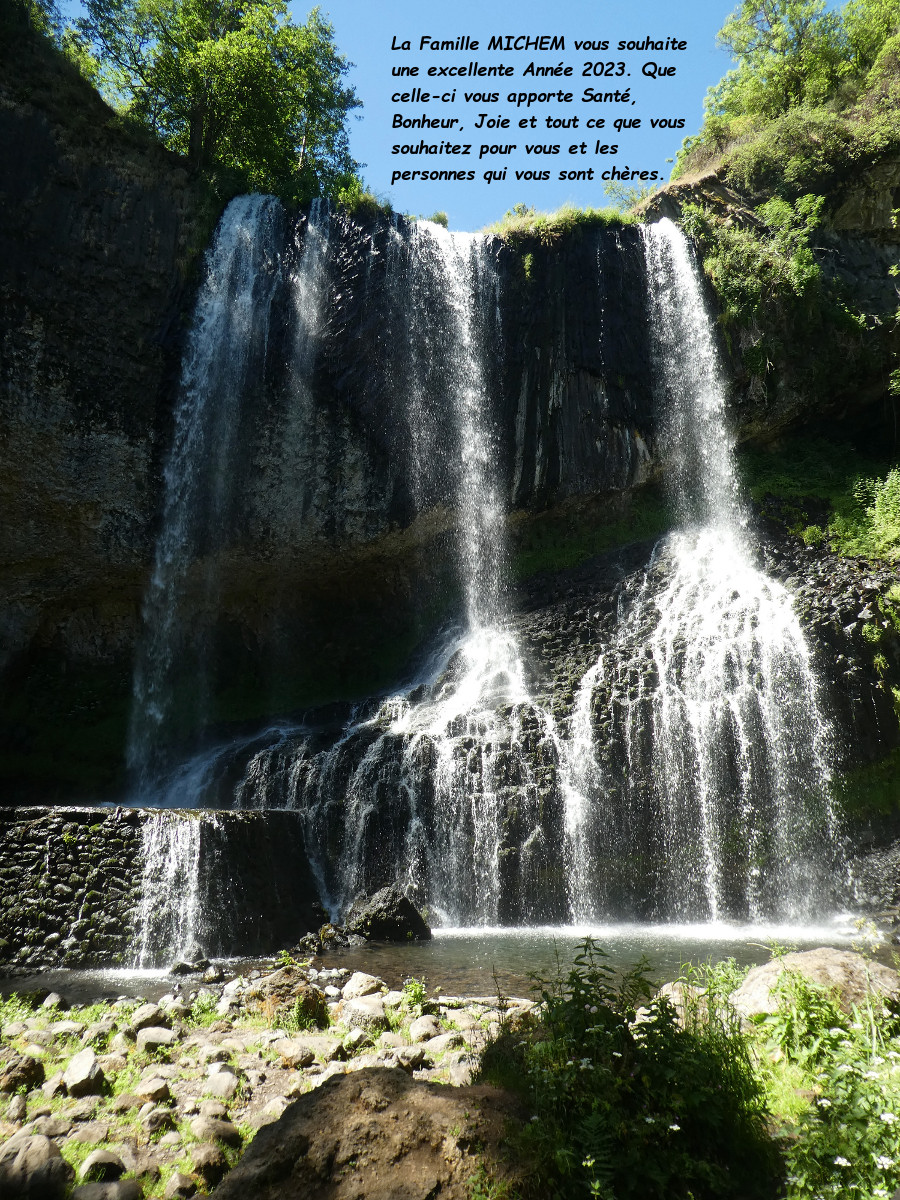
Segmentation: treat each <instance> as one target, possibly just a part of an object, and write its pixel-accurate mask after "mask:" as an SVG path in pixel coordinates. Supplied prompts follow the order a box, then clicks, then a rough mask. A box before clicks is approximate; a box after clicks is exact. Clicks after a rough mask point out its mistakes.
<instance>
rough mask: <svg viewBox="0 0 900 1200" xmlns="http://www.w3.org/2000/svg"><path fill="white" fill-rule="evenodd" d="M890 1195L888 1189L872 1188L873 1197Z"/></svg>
mask: <svg viewBox="0 0 900 1200" xmlns="http://www.w3.org/2000/svg"><path fill="white" fill-rule="evenodd" d="M887 1194H888V1192H887V1189H886V1188H872V1195H873V1196H886V1195H887Z"/></svg>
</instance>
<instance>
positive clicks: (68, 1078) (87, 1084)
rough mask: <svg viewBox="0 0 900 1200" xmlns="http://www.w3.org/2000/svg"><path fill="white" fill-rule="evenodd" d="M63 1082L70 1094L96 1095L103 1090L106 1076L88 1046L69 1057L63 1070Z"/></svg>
mask: <svg viewBox="0 0 900 1200" xmlns="http://www.w3.org/2000/svg"><path fill="white" fill-rule="evenodd" d="M63 1083H64V1084H65V1085H66V1090H67V1091H68V1093H69V1095H70V1096H96V1095H99V1093H100V1092H102V1091H103V1088H104V1085H105V1083H106V1077H105V1076H104V1074H103V1072H102V1071H101V1069H100V1064H99V1063H98V1062H97V1055H96V1054H95V1053H94V1051H93V1050H92V1049H91V1048H90V1046H88V1047H86V1048H85V1049H84V1050H80V1051H79V1052H78V1053H77V1054H76V1055H75V1056H74V1058H70V1059H69V1064H68V1066H67V1067H66V1069H65V1071H64V1072H63Z"/></svg>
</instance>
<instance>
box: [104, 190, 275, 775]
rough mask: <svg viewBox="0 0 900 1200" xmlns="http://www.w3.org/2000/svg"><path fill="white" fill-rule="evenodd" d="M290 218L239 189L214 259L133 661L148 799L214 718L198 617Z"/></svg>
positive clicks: (184, 383)
mask: <svg viewBox="0 0 900 1200" xmlns="http://www.w3.org/2000/svg"><path fill="white" fill-rule="evenodd" d="M283 217H284V214H283V211H282V208H281V205H280V204H279V203H278V201H277V200H275V199H274V198H273V197H271V196H238V197H237V198H236V199H234V200H232V201H231V203H230V204H229V205H228V208H227V209H226V211H225V213H224V215H223V216H222V219H221V221H220V222H219V226H218V229H217V231H216V235H215V238H214V240H213V243H212V246H211V248H210V250H209V251H208V253H207V256H206V270H205V277H204V281H203V284H202V286H201V288H200V292H199V295H198V297H197V302H196V305H195V309H194V317H193V323H192V325H191V330H190V333H189V336H188V339H187V345H186V347H185V351H184V358H183V366H182V373H181V383H180V388H179V394H178V400H177V404H176V409H175V430H174V436H173V442H172V447H171V450H170V452H169V455H168V458H167V460H166V464H165V470H164V485H165V490H164V497H163V512H162V524H161V528H160V533H159V536H158V538H157V542H156V552H155V558H154V565H153V573H152V575H151V578H150V583H149V587H148V590H147V593H146V596H145V598H144V607H143V622H144V632H143V638H142V641H141V644H140V647H139V650H138V656H137V663H136V667H135V676H134V685H133V702H132V712H131V721H130V728H129V735H128V747H127V760H128V766H129V769H130V772H131V775H132V778H133V780H134V782H135V785H136V788H137V791H138V792H139V793H143V794H146V793H147V791H148V790H149V789H150V788H151V786H152V785H153V783H154V782H155V780H156V777H157V776H158V773H159V771H160V769H161V767H163V766H164V764H165V758H166V748H167V743H168V742H170V741H171V740H172V739H173V738H175V737H177V736H178V735H179V734H180V733H183V732H184V730H185V729H188V728H190V727H192V726H197V725H199V724H201V723H202V719H203V716H204V715H205V707H206V703H207V687H206V678H205V676H206V664H207V660H208V657H209V655H208V653H206V652H205V651H206V649H207V648H206V646H205V641H204V634H203V631H202V629H200V628H198V625H197V616H198V614H199V615H202V614H203V613H204V612H206V611H208V610H209V609H210V608H211V607H214V605H215V592H216V576H215V570H214V567H213V566H212V562H213V559H212V556H213V553H214V551H215V550H217V549H219V548H220V547H221V544H222V538H223V536H224V535H223V530H224V528H225V527H226V525H227V522H228V519H229V518H230V516H231V509H232V507H233V505H234V503H235V499H236V497H235V479H236V476H237V474H238V471H237V461H236V460H237V455H238V449H239V445H240V429H241V405H242V400H243V397H244V394H245V392H246V390H247V389H248V388H249V387H250V386H252V385H253V382H254V380H255V379H257V378H259V377H261V375H262V372H263V365H264V361H265V350H266V342H267V337H268V321H269V310H270V307H271V303H272V298H273V295H274V292H275V287H276V284H277V282H278V277H279V252H278V246H279V244H280V230H281V225H282V222H283Z"/></svg>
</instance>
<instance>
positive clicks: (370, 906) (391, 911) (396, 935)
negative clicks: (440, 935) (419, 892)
mask: <svg viewBox="0 0 900 1200" xmlns="http://www.w3.org/2000/svg"><path fill="white" fill-rule="evenodd" d="M346 929H347V932H348V933H355V934H357V935H358V936H360V937H364V938H366V939H374V940H376V941H380V942H407V941H427V940H428V939H429V938H430V937H431V929H430V928H429V926H428V922H427V921H426V920H425V918H424V917H423V916H422V914H421V913H420V912H419V910H418V909H417V908H416V906H415V905H414V904H413V902H412V901H411V900H410V899H409V897H408V896H407V895H406V893H405V892H404V891H403V889H402V888H401V887H400V885H399V884H396V883H392V884H390V885H389V886H388V887H384V888H382V889H381V891H379V892H376V893H375V895H374V896H369V897H368V898H367V899H364V898H360V899H358V900H355V901H354V903H353V906H352V907H351V909H350V912H349V913H348V914H347V921H346Z"/></svg>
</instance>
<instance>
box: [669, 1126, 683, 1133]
mask: <svg viewBox="0 0 900 1200" xmlns="http://www.w3.org/2000/svg"><path fill="white" fill-rule="evenodd" d="M669 1128H670V1129H671V1130H672V1132H673V1133H677V1132H678V1130H679V1129H680V1128H681V1126H680V1125H670V1126H669Z"/></svg>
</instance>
